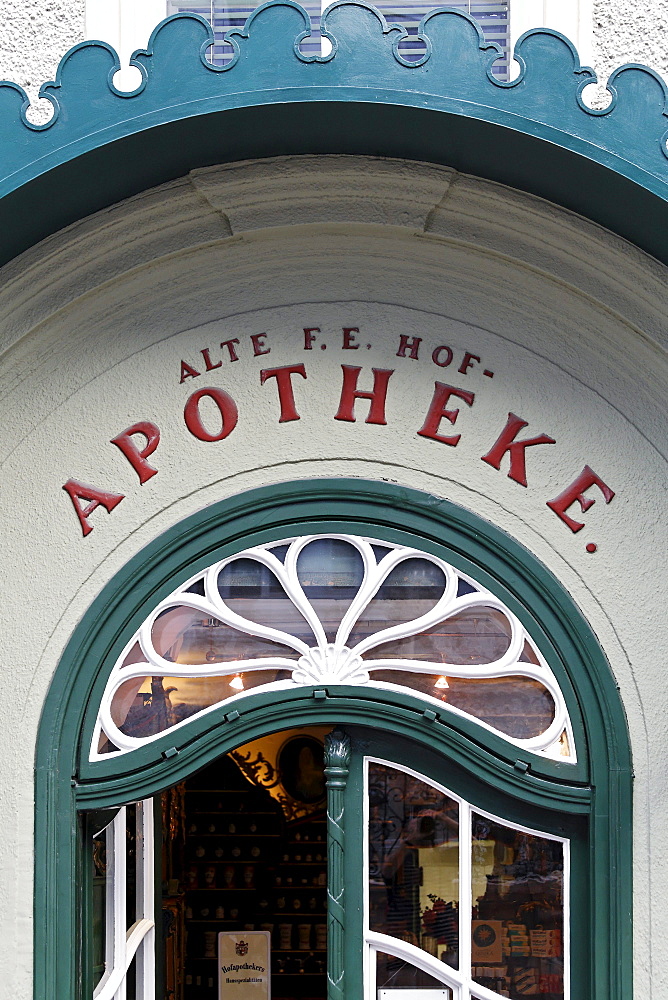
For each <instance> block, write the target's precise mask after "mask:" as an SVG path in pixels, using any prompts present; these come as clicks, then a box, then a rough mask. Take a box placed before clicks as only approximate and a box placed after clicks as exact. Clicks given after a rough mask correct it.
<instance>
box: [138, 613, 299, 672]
mask: <svg viewBox="0 0 668 1000" xmlns="http://www.w3.org/2000/svg"><path fill="white" fill-rule="evenodd" d="M286 603H288V602H286ZM227 604H228V606H229V607H230V608H231V610H232V611H236V613H237V614H240V615H242V616H243V617H245V618H249V619H250V621H257V620H258V619H257V617H256V615H257V614H258V602H257V600H250V601H249V600H246V601H240V600H236V601H235V600H231V601H228V602H227ZM290 607H291V608H292V605H290ZM276 610H277V609H276V606H275V603H274V604H272V605H270V606H269V607H266V606H265V604H264V603H263V604H262V605H261V610H260V612H259V613H260V614H262V612H264V614H265V618H264V619H263V621H262V623H263V624H265V625H269V626H270V627H272V628H285V624H286V623H285V622H284V619H285V609H281V610H282V611H283V613H282V614H281V615H280V619H281V620H278V621H277V616H276V614H275V612H276ZM272 612H274V613H273V614H272ZM297 624H298V633H299V632H300V631H301V632H303V630H304V626H305V624H306V623H305V622H304V620H303V618H301V616H298V622H297ZM287 627H288V630H290V631H292V629H293V628H294V625H293V623H292V622H290V623H288V624H287ZM151 638H152V640H153V645H154V647H155V650H156V652H157V653H159V654H160V656H163V657H164V658H165V659H166V660H170V661H171V662H172V663H187V664H189V665H192V664H197V663H202V664H208V663H228V662H229V661H230V660H241V659H256V658H258V657H267V656H269V657H271V656H281V657H285V656H287V657H291V658H294V659H296V658H297V657H298V655H299V654H298V653H296V652H295V650H294V649H292V648H291V647H290V646H284V645H283V644H282V643H279V642H272V641H271V640H269V639H263V638H261V637H259V636H255V635H249V634H248V633H246V632H237V630H236V629H234V628H231V627H230V626H229V625H224V624H223V622H220V621H218V619H217V618H207V617H206V616H205V615H203V614H202V612H201V611H195V610H194V609H193V608H187V607H177V608H170V609H169V610H168V611H163V613H162V614H161V615H159V616H158V618H157V619H156V621H155V624H154V625H153V629H152V631H151ZM309 638H310V630H309Z"/></svg>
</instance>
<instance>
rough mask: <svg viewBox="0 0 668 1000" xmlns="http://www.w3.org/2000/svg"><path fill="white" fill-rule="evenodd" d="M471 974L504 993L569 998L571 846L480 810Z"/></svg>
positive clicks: (555, 999) (474, 862)
mask: <svg viewBox="0 0 668 1000" xmlns="http://www.w3.org/2000/svg"><path fill="white" fill-rule="evenodd" d="M472 824H473V825H472V830H473V842H472V855H471V863H472V903H473V911H472V912H473V922H472V927H471V949H472V950H471V975H472V978H473V979H474V981H475V982H477V983H478V984H479V985H481V986H486V987H487V989H489V990H492V992H494V993H498V994H499V996H512V997H521V996H528V995H535V994H540V996H541V997H544V998H545V1000H563V996H564V958H563V955H564V951H563V944H564V942H563V930H564V900H563V880H564V847H563V844H562V843H561V842H560V841H557V840H551V839H549V838H547V837H538V836H536V835H534V834H531V833H526V832H524V831H522V830H513V829H511V828H510V827H507V826H505V825H504V824H502V823H499V822H498V821H496V820H491V819H488V818H487V817H485V816H481V815H479V814H477V813H475V812H474V813H473V816H472Z"/></svg>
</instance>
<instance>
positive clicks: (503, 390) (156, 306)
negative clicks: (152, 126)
mask: <svg viewBox="0 0 668 1000" xmlns="http://www.w3.org/2000/svg"><path fill="white" fill-rule="evenodd" d="M355 184H356V186H355V187H354V185H355ZM353 187H354V190H353ZM313 192H315V193H316V194H315V196H314V195H313ZM390 192H391V193H392V196H391V197H390ZM667 276H668V275H667V273H666V269H665V268H662V267H661V266H660V265H658V264H657V263H656V262H655V261H653V260H651V259H649V258H647V257H645V256H644V255H643V254H642V253H640V252H639V251H637V250H635V249H634V248H632V247H629V246H627V245H626V244H625V243H623V242H622V241H621V240H618V239H617V238H615V237H612V236H610V235H609V234H607V233H605V232H604V231H603V230H601V229H599V228H597V227H595V226H593V225H590V224H589V223H587V222H585V221H583V220H582V219H579V218H577V217H575V216H572V215H570V214H569V213H567V212H565V211H563V210H561V209H556V208H554V207H553V206H550V205H547V204H546V203H544V202H542V201H540V200H538V199H535V198H530V197H528V196H525V195H522V194H518V193H516V192H512V191H509V190H507V189H504V188H502V187H500V186H498V185H494V184H489V183H484V182H480V181H477V180H474V179H472V178H468V177H462V176H460V175H457V174H455V173H454V172H453V171H451V170H448V169H446V168H437V167H432V166H424V165H420V164H414V163H404V162H400V161H379V160H373V159H363V160H357V159H354V158H350V157H324V158H318V157H305V158H299V157H296V158H284V159H278V160H275V161H263V162H261V163H257V164H245V165H232V166H229V167H225V168H212V169H209V170H204V171H198V172H196V173H195V174H194V175H191V177H189V178H184V179H183V180H181V181H177V182H174V183H172V184H169V185H166V186H165V187H164V188H161V189H157V190H156V191H153V192H148V193H147V194H145V195H142V196H138V197H137V198H134V199H132V200H131V201H129V202H127V203H125V204H123V205H120V206H117V207H114V208H112V209H109V210H107V211H105V212H101V213H99V214H98V215H97V216H94V217H92V218H90V219H87V220H84V221H83V222H82V223H80V224H78V225H76V226H73V227H71V228H70V229H69V230H67V231H66V232H64V233H62V234H58V235H56V236H54V237H52V238H51V239H49V240H47V241H45V243H44V244H42V245H41V246H40V247H38V248H35V249H34V250H32V251H30V252H28V253H26V254H24V255H23V256H22V257H21V258H19V259H18V260H17V261H15V262H13V263H12V264H11V265H9V266H7V267H6V268H5V269H4V270H3V272H2V275H1V277H2V281H1V282H0V328H1V329H2V338H3V339H2V352H3V353H2V354H0V409H1V413H2V421H3V428H4V434H3V438H2V441H1V442H0V463H1V466H2V468H1V472H0V475H1V476H2V483H3V491H2V494H1V495H0V523H2V524H3V557H4V560H3V564H4V567H5V573H3V575H2V578H1V579H0V606H2V608H3V629H2V631H1V632H0V664H1V665H2V669H3V686H4V704H5V706H6V709H5V717H4V720H3V726H2V727H0V758H1V759H2V761H3V778H2V780H1V782H0V898H2V899H3V907H2V908H1V910H0V940H1V941H2V942H3V948H2V949H0V996H1V997H3V998H4V997H7V998H10V997H11V998H12V1000H14V998H15V1000H28V998H29V997H30V996H31V964H32V957H31V939H32V930H31V928H32V919H33V915H32V891H31V887H32V792H31V790H32V780H33V755H34V745H35V738H36V734H37V728H38V724H39V717H40V712H41V707H42V704H43V700H44V697H45V694H46V691H47V689H48V685H49V682H50V679H51V677H52V676H53V672H54V670H55V668H56V666H57V663H58V660H59V657H60V656H61V654H62V652H63V649H64V648H65V645H66V643H67V641H68V638H69V636H70V635H71V632H72V629H73V628H74V626H75V625H76V623H77V622H78V621H79V620H80V619H81V617H82V615H84V614H85V612H86V609H87V608H88V606H89V605H90V603H91V601H92V599H93V598H94V596H95V595H96V594H97V593H98V592H99V590H100V589H101V587H102V586H103V585H104V584H105V583H106V582H107V581H108V580H109V579H110V578H111V577H112V576H113V574H114V573H116V572H117V571H118V570H119V569H120V568H121V567H122V566H123V565H125V563H126V562H127V561H128V559H129V558H130V557H131V556H133V555H134V554H135V553H137V552H139V551H140V550H141V549H142V548H143V547H144V546H145V545H146V544H147V543H148V542H149V541H151V540H152V539H154V538H155V537H156V536H157V535H159V534H160V533H161V532H163V531H165V530H166V529H167V528H169V527H170V526H172V525H174V524H177V523H178V522H179V521H181V520H182V519H183V518H184V517H187V516H188V515H189V514H191V513H192V512H194V511H197V510H200V509H201V508H202V507H204V506H206V505H208V504H210V503H213V502H215V501H217V500H220V499H221V498H224V497H226V496H231V495H235V494H238V493H241V492H243V491H244V490H247V489H251V488H254V487H257V486H264V485H267V484H270V483H272V482H283V481H287V480H294V479H301V478H312V477H332V476H352V477H358V478H365V479H379V478H380V479H386V480H389V481H393V482H398V483H401V484H404V485H406V486H410V487H413V488H416V489H421V490H424V491H426V492H428V493H430V494H432V495H435V496H439V497H446V498H448V499H450V500H452V501H454V502H455V503H459V504H461V505H462V506H464V507H467V508H469V509H471V510H473V511H475V512H476V513H477V514H479V515H480V516H482V517H484V518H486V519H488V520H490V521H492V522H494V523H496V524H498V525H499V526H500V527H502V528H503V529H504V530H505V531H507V532H508V533H509V534H510V535H512V536H513V537H514V538H516V539H517V540H518V541H519V542H521V543H522V544H523V545H525V546H526V547H527V548H528V549H529V550H531V551H532V552H533V553H534V554H535V555H536V556H537V557H538V558H539V559H540V560H542V561H543V563H545V565H547V566H548V567H549V568H550V569H551V570H552V572H554V573H555V574H556V575H557V577H558V578H559V579H560V580H561V581H562V582H563V584H564V586H565V587H566V588H567V589H568V590H569V591H570V593H571V594H572V595H573V597H574V599H575V600H576V602H577V603H578V604H579V606H580V607H581V608H582V610H583V612H584V614H585V615H586V617H587V618H588V620H589V621H590V623H591V625H592V627H593V629H594V630H595V632H596V634H597V635H598V637H599V640H600V642H601V644H602V646H603V648H604V650H605V652H606V654H607V656H608V658H609V660H610V663H611V666H612V669H613V671H614V673H615V676H616V679H617V682H618V684H619V686H620V691H621V696H622V699H623V702H624V705H625V708H626V712H627V717H628V721H629V730H630V736H631V742H632V748H633V754H634V766H635V771H636V786H635V803H634V838H635V842H634V848H635V868H634V892H635V896H634V899H635V929H636V945H635V955H636V960H635V997H636V998H637V1000H641V998H642V1000H663V998H664V997H665V996H666V992H667V990H668V977H667V974H666V971H665V970H666V969H667V968H668V944H667V943H666V942H667V939H666V935H665V933H664V924H665V920H664V916H663V914H664V906H665V900H664V897H665V892H664V891H663V884H664V880H663V877H662V872H664V871H665V868H666V863H667V862H666V858H668V794H667V793H668V777H667V769H666V767H665V745H666V735H667V734H666V720H667V719H668V692H667V689H666V687H665V685H662V684H660V683H658V682H657V675H658V672H659V671H660V664H661V663H662V662H663V660H664V659H665V654H666V651H667V650H668V625H667V623H666V618H665V610H664V609H665V606H666V598H667V597H668V594H667V593H666V576H665V553H666V551H668V537H667V534H668V532H667V524H666V517H665V501H666V481H667V476H666V471H667V470H666V450H667V444H668V434H667V430H668V426H667V424H668V420H667V418H666V413H665V398H666V388H667V387H668V363H667V357H666V330H667V329H668V322H667V321H668V314H667V310H666V302H665V283H666V277H667ZM306 326H318V327H320V328H321V340H322V341H323V342H326V343H327V350H324V351H323V350H317V349H315V350H313V351H310V352H307V351H304V350H303V334H302V333H301V331H302V328H303V327H306ZM343 326H357V327H359V328H360V337H359V341H360V343H361V344H362V345H363V346H362V348H361V349H360V350H358V351H343V350H342V349H341V328H342V327H343ZM260 332H264V333H266V334H267V344H268V345H269V346H270V347H271V353H270V354H269V355H265V356H262V357H253V356H252V352H251V350H250V346H249V339H248V338H249V336H250V334H253V333H260ZM402 333H407V334H410V335H411V336H420V337H422V338H423V343H422V346H421V354H420V357H419V358H418V360H417V361H414V360H411V359H409V358H404V359H402V358H398V357H397V356H396V351H397V346H398V340H399V336H400V334H402ZM230 337H237V338H238V339H239V341H240V346H239V354H240V358H239V361H238V362H234V363H232V362H229V361H227V362H225V363H224V364H223V365H222V366H221V368H219V369H216V370H215V371H212V372H210V373H208V374H203V375H202V376H201V377H199V378H197V379H192V380H189V381H188V382H186V383H185V384H182V385H181V384H179V365H180V360H181V359H182V358H185V359H186V360H188V361H189V362H190V363H191V364H193V365H197V363H198V362H201V361H202V356H201V353H200V352H201V350H202V349H203V348H206V347H210V348H212V349H213V350H212V355H214V356H216V351H217V350H218V348H217V345H219V344H220V342H221V341H222V340H225V339H228V338H230ZM366 344H370V345H371V346H370V347H369V348H367V347H366ZM439 344H447V345H449V346H450V347H451V348H452V349H453V351H454V352H455V358H456V359H461V357H462V355H463V352H464V351H467V350H468V351H471V352H473V353H474V354H477V355H479V356H480V357H481V359H482V362H481V364H480V365H479V366H477V365H476V366H474V367H473V369H472V370H471V371H470V372H469V373H468V374H466V375H464V374H460V373H458V372H457V371H456V367H457V365H458V364H459V360H456V363H455V362H453V364H452V365H451V366H450V367H449V368H447V369H442V368H437V367H436V366H435V365H434V364H433V363H432V361H431V351H432V350H433V348H434V347H435V346H438V345H439ZM218 353H220V352H219V350H218ZM298 362H304V363H305V365H306V369H307V373H308V378H307V380H306V381H303V380H302V379H296V380H295V397H296V400H297V408H298V411H299V413H300V416H301V419H300V420H299V421H294V422H288V423H284V424H279V423H278V401H277V394H276V388H275V384H274V383H273V382H268V383H267V384H266V385H264V386H261V385H260V379H259V371H260V369H261V368H263V367H274V366H278V365H284V364H294V363H298ZM342 363H345V364H358V365H361V366H363V368H364V372H363V379H361V380H360V388H366V387H368V385H369V384H370V369H371V367H372V366H375V367H381V368H393V369H395V374H394V375H393V376H392V379H391V382H390V390H389V395H388V408H387V420H388V423H387V426H374V425H367V424H366V423H365V422H364V416H365V412H366V404H364V403H360V404H358V405H359V416H358V418H357V421H356V422H355V423H343V422H340V421H335V420H334V419H333V416H334V413H335V412H336V409H337V405H338V398H339V393H340V385H341V369H340V365H341V364H342ZM483 366H484V367H487V368H489V369H491V370H493V371H494V377H493V379H490V378H486V377H484V376H483V375H482V368H483ZM200 370H201V368H200ZM435 380H440V381H446V382H451V383H452V384H453V385H455V386H458V387H461V388H465V389H468V390H470V391H474V392H475V394H476V399H475V403H474V406H473V407H472V408H471V409H469V408H468V407H466V406H465V404H462V406H461V412H460V414H459V417H458V420H457V425H456V430H457V431H458V432H461V434H462V439H461V441H460V443H459V445H458V446H457V447H456V448H450V447H447V446H445V445H441V444H438V443H437V442H433V441H428V440H426V439H424V438H420V437H418V436H417V435H416V431H417V430H418V429H419V427H420V426H421V423H422V421H423V420H424V416H425V414H426V410H427V406H428V403H429V400H430V398H431V394H432V392H433V387H434V381H435ZM204 385H215V386H221V387H223V388H225V389H226V390H227V391H228V392H230V393H231V394H232V395H233V396H234V398H235V400H236V402H237V405H238V407H239V424H238V427H237V428H236V430H235V431H234V432H233V433H232V434H231V435H230V437H229V438H228V439H227V440H225V441H223V442H220V443H203V442H200V441H198V440H196V439H195V438H193V437H192V435H190V434H189V433H188V432H187V430H186V428H185V426H184V422H183V406H184V403H185V401H186V399H187V398H188V396H189V395H190V393H191V392H193V391H194V390H195V389H197V388H199V387H202V386H204ZM453 402H454V401H453ZM509 410H512V411H513V412H515V413H517V414H519V415H521V416H522V417H523V418H524V419H525V420H527V421H528V422H529V427H528V428H527V433H532V434H538V433H541V432H545V433H548V434H551V435H552V436H553V437H555V438H556V439H557V444H556V445H555V446H549V447H547V446H546V447H540V448H535V449H532V450H530V454H528V459H527V468H528V478H529V485H528V487H527V488H523V487H521V486H520V485H518V484H517V483H515V482H513V481H512V480H510V479H509V478H508V477H507V475H506V471H507V470H506V469H505V468H504V469H502V470H501V471H500V472H497V471H496V470H494V469H492V468H490V466H489V465H487V464H485V463H483V462H481V461H480V457H481V456H482V455H483V454H484V453H485V452H486V451H487V450H488V449H489V448H490V447H491V445H492V443H493V442H494V440H495V439H496V437H497V435H498V434H499V433H500V431H501V429H502V428H503V426H504V423H505V420H506V417H507V414H508V411H509ZM140 419H148V420H152V421H154V422H156V423H157V424H158V425H159V426H160V428H161V430H162V441H161V444H160V446H159V449H158V451H157V452H156V453H155V455H154V456H153V461H154V462H155V464H156V465H157V467H158V468H159V474H158V475H157V476H155V477H153V478H152V479H151V480H150V481H149V482H148V483H146V484H145V486H143V487H140V486H139V485H138V481H137V478H136V475H135V474H134V473H133V471H132V470H131V469H130V467H129V465H128V464H127V463H126V462H125V460H124V459H123V457H122V456H121V454H120V452H119V451H118V450H117V449H116V448H114V447H113V446H111V445H110V444H109V440H110V438H111V437H113V436H114V435H116V434H118V433H119V432H120V431H122V430H123V429H124V428H126V427H127V426H129V425H130V424H131V423H134V422H135V421H137V420H140ZM446 430H447V431H449V430H450V425H446ZM585 464H589V465H591V466H593V467H594V469H595V470H596V472H597V473H598V474H599V475H601V476H602V477H603V479H604V480H605V481H606V482H607V483H609V484H610V486H611V487H612V488H613V489H615V491H616V493H617V496H616V497H615V500H614V501H613V503H612V504H610V505H609V506H605V505H604V504H603V503H602V501H601V500H598V501H597V503H596V504H595V505H594V506H593V507H592V508H591V509H590V510H589V511H588V512H587V514H586V515H584V516H583V520H585V521H586V524H587V527H586V529H585V530H583V531H582V532H581V533H580V534H577V535H573V534H572V533H571V532H570V531H569V530H568V529H567V528H566V527H565V526H564V525H563V524H562V523H561V522H560V521H559V520H558V519H557V518H556V516H555V515H554V514H553V513H552V512H551V511H550V510H549V509H548V508H547V507H546V500H547V499H550V498H552V497H554V496H555V495H556V494H557V493H558V492H560V491H561V490H562V489H563V488H564V487H565V486H566V485H568V484H569V483H570V482H571V481H572V480H573V479H574V477H575V476H576V475H577V473H578V472H579V471H580V470H581V469H582V467H583V465H585ZM70 476H72V477H75V478H77V479H80V480H82V481H84V482H90V483H93V484H95V485H98V486H100V487H103V488H108V489H112V490H116V491H118V492H121V493H123V494H125V496H126V499H125V500H124V501H123V502H122V503H121V504H120V505H119V506H118V508H117V509H116V510H115V511H114V512H113V513H112V514H111V515H107V514H106V513H105V511H103V510H101V509H99V510H98V511H96V512H95V513H94V515H93V516H92V518H91V523H94V530H93V532H92V533H91V535H90V536H89V537H88V538H86V539H83V538H82V537H81V532H80V529H79V525H78V522H77V520H76V517H75V514H74V512H73V510H72V508H71V506H70V502H69V500H68V498H67V496H66V494H65V493H64V492H63V490H62V489H61V487H62V484H63V483H64V482H65V481H66V480H67V479H68V478H69V477H70ZM590 540H594V541H596V542H597V544H598V546H599V549H598V552H597V553H596V554H595V555H593V556H592V555H590V554H588V553H586V551H585V543H586V542H587V541H590ZM27 630H28V631H29V635H30V641H29V642H28V643H26V639H25V637H26V632H27Z"/></svg>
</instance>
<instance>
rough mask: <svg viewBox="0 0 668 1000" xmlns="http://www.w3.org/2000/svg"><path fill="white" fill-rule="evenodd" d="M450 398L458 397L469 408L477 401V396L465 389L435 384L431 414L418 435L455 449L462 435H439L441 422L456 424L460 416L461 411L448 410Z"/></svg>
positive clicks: (430, 407)
mask: <svg viewBox="0 0 668 1000" xmlns="http://www.w3.org/2000/svg"><path fill="white" fill-rule="evenodd" d="M450 396H457V397H458V398H459V399H463V400H464V402H465V403H466V404H467V406H473V400H474V399H475V395H474V393H472V392H466V391H465V390H464V389H455V387H454V386H453V385H444V384H443V382H435V383H434V395H433V398H432V401H431V404H430V406H429V412H428V413H427V416H426V419H425V422H424V425H423V427H422V429H421V430H419V431H418V434H419V435H420V437H426V438H431V439H432V441H440V442H441V443H442V444H449V445H451V446H452V447H453V448H455V447H456V446H457V444H458V443H459V439H460V438H461V434H452V435H451V436H447V435H443V434H439V433H438V429H439V427H440V425H441V420H443V419H445V420H449V421H450V423H451V424H454V422H455V420H456V419H457V417H458V416H459V410H447V409H446V403H447V402H448V400H449V399H450Z"/></svg>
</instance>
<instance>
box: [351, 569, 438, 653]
mask: <svg viewBox="0 0 668 1000" xmlns="http://www.w3.org/2000/svg"><path fill="white" fill-rule="evenodd" d="M444 590H445V574H444V573H443V570H441V569H439V567H438V566H435V565H434V563H432V562H430V561H429V560H428V559H420V558H412V559H404V560H403V562H400V563H399V565H398V566H396V567H395V568H394V569H393V570H392V571H391V572H390V573H389V574H388V576H387V578H386V579H385V580H384V582H383V583H382V584H381V586H380V587H379V588H378V591H377V593H376V595H375V597H374V598H373V599H372V600H371V601H369V603H368V604H367V606H366V608H365V609H364V611H363V612H362V614H361V615H360V617H359V618H358V619H357V621H356V622H355V625H354V627H353V630H352V632H351V634H350V637H349V639H348V645H349V646H350V647H351V648H352V647H353V646H355V645H356V644H357V643H358V642H361V641H362V639H366V637H367V636H369V635H374V634H375V633H376V632H380V631H381V630H382V629H385V628H390V627H391V626H392V625H400V624H402V623H403V622H410V621H412V620H413V619H415V618H419V617H420V616H421V615H424V614H426V613H427V612H428V611H431V610H432V608H433V607H435V605H436V604H437V603H438V601H439V600H440V599H441V597H442V596H443V591H444ZM408 641H410V640H408ZM388 645H389V644H388ZM381 648H383V647H380V646H378V647H375V648H374V649H373V650H372V651H371V653H369V654H368V656H369V657H370V658H372V659H374V660H375V659H377V658H378V657H379V655H383V656H390V655H394V654H390V653H387V654H385V653H383V654H378V653H377V649H381ZM401 655H402V656H403V655H406V654H403V653H402V654H401Z"/></svg>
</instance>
